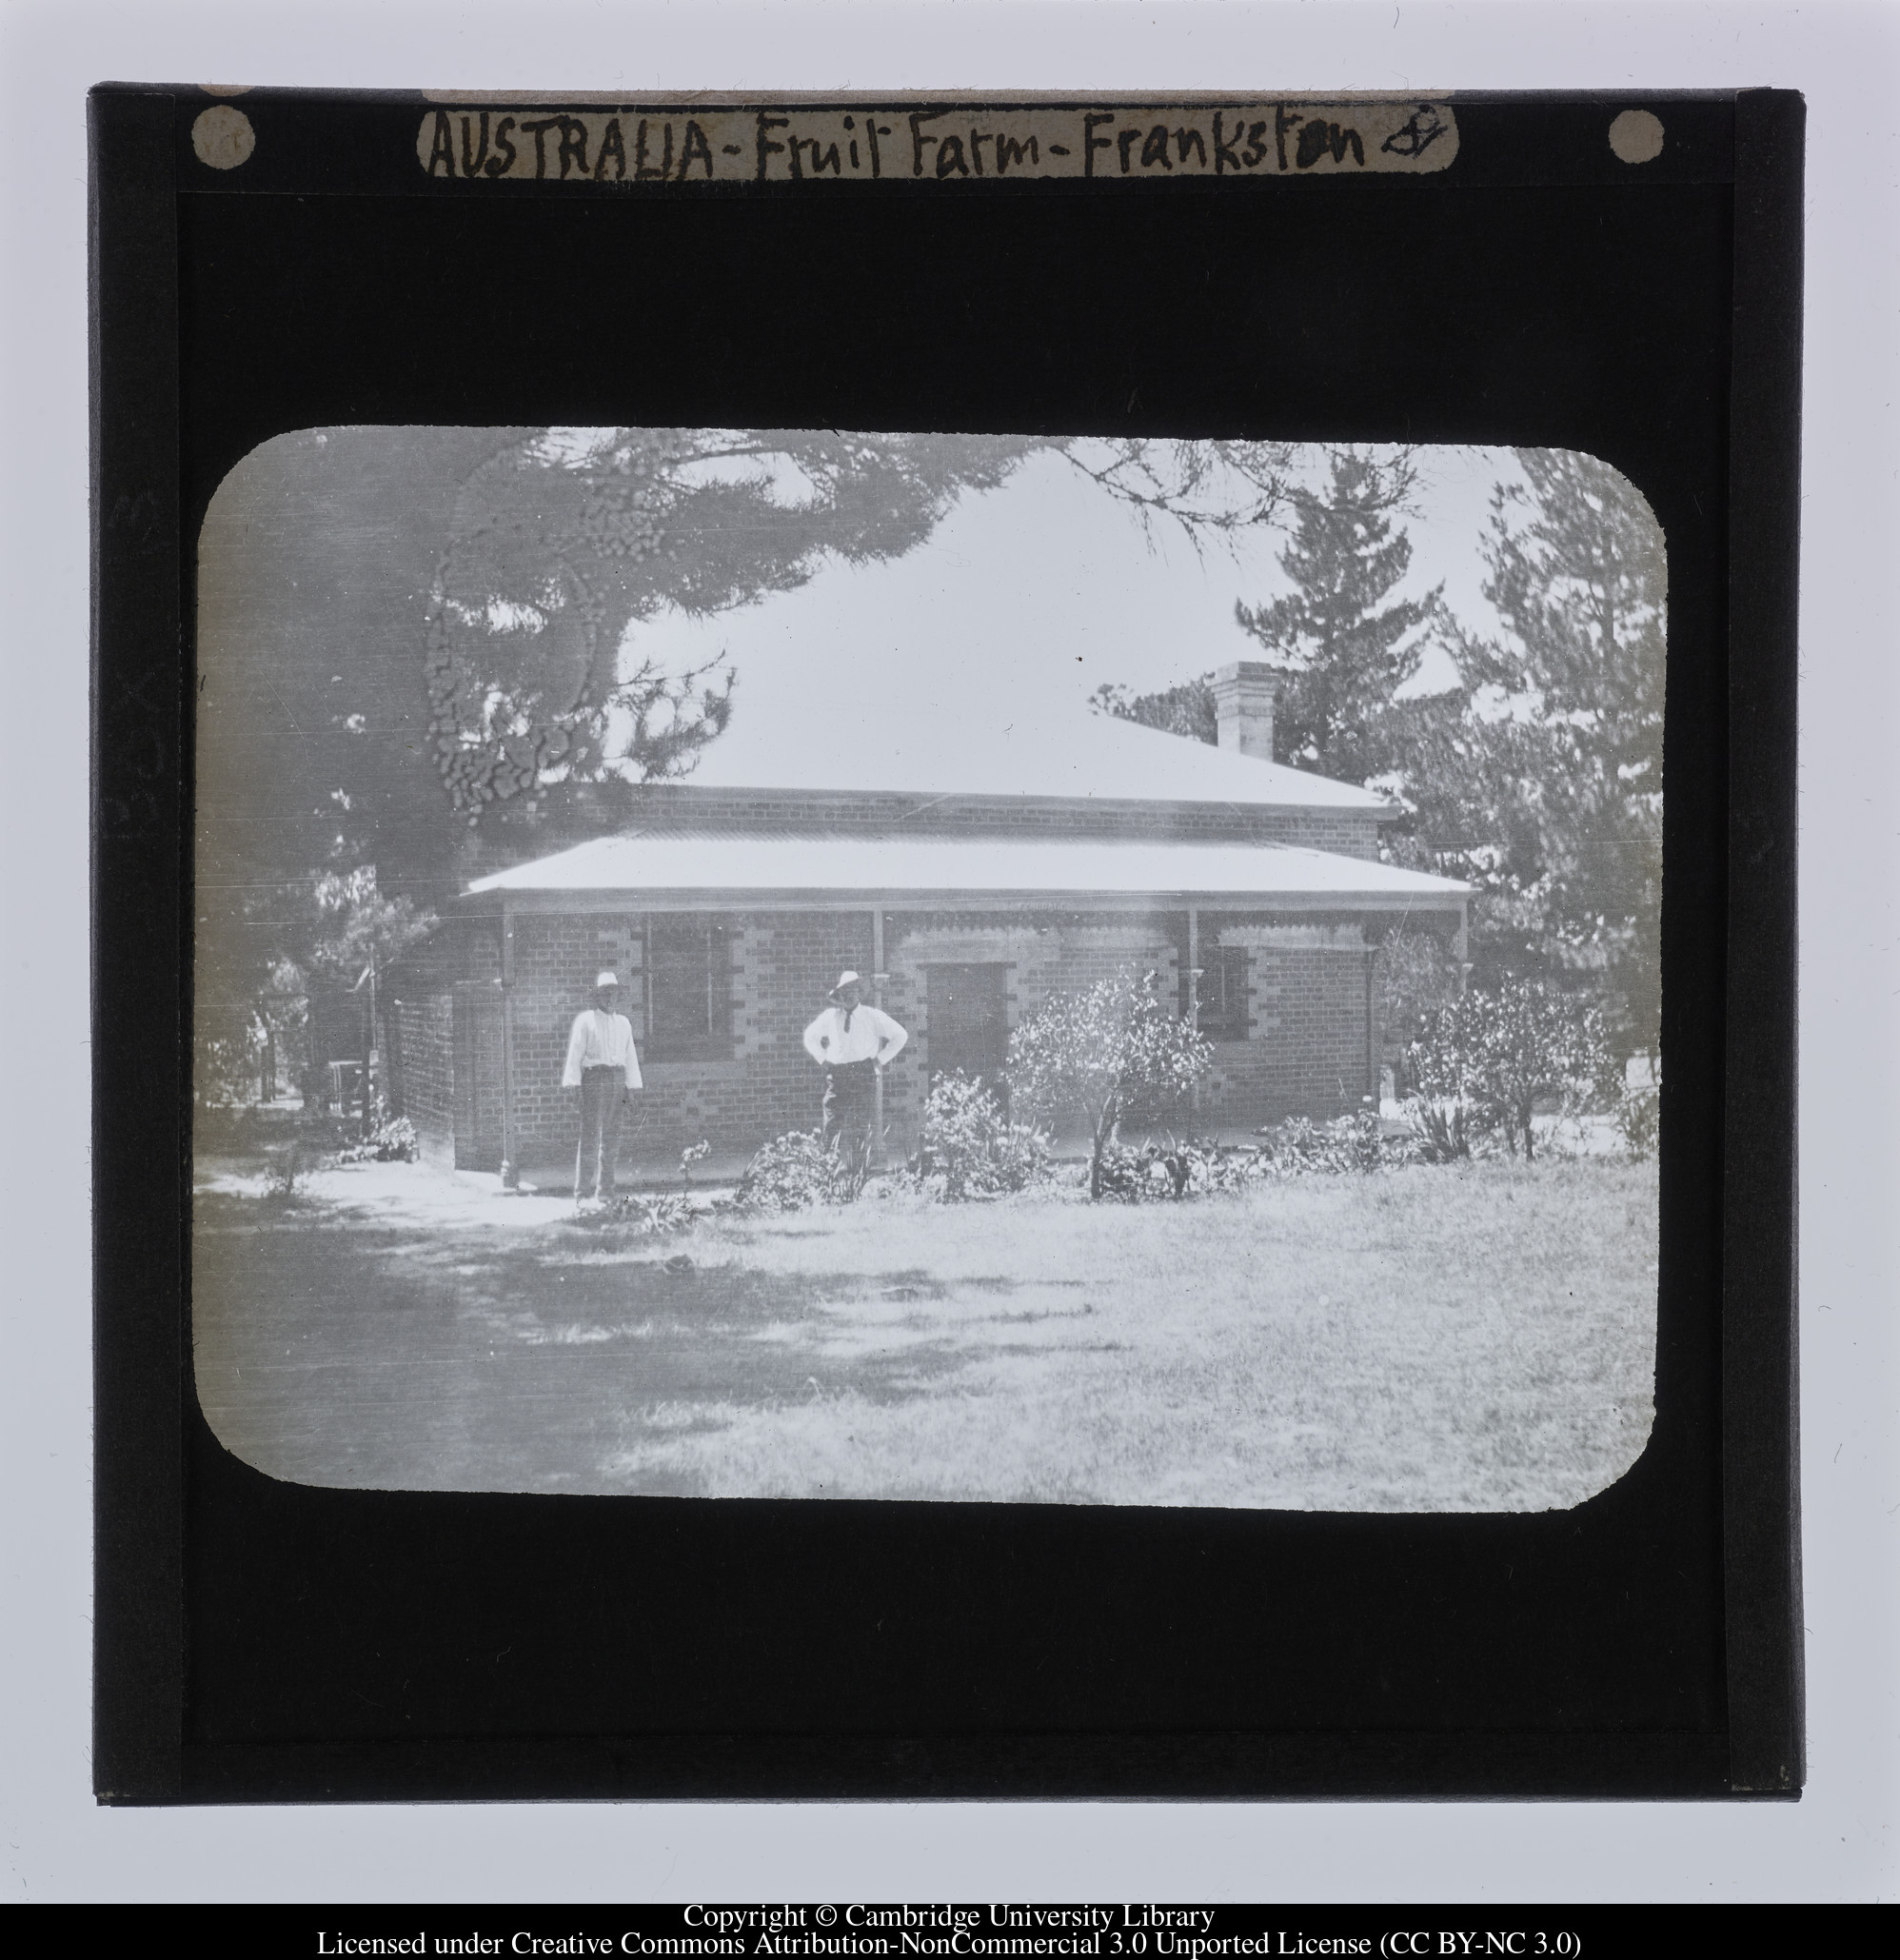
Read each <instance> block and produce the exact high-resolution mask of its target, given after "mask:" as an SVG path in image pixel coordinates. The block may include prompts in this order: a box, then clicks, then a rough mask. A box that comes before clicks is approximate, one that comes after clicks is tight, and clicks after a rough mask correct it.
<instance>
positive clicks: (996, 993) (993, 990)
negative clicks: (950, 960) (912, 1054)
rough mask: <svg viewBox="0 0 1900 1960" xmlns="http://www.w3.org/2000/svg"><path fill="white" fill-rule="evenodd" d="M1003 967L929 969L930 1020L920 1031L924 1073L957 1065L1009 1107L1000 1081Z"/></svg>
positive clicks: (1004, 1047) (1005, 1017)
mask: <svg viewBox="0 0 1900 1960" xmlns="http://www.w3.org/2000/svg"><path fill="white" fill-rule="evenodd" d="M1008 971H1009V969H1008V968H1007V967H1004V966H933V967H931V968H930V969H929V973H930V1009H929V1012H930V1020H929V1026H928V1029H927V1032H926V1041H925V1046H926V1050H927V1056H928V1061H929V1072H930V1077H931V1079H932V1080H933V1081H934V1080H935V1079H937V1077H939V1076H940V1075H947V1074H948V1073H949V1072H950V1071H951V1070H953V1069H960V1070H961V1071H962V1072H963V1074H964V1075H966V1076H971V1077H974V1078H976V1079H978V1080H980V1081H981V1082H982V1083H983V1084H984V1086H985V1087H986V1088H988V1089H990V1090H991V1091H992V1092H993V1093H994V1094H995V1095H996V1096H997V1097H998V1098H999V1099H1000V1100H1001V1101H1002V1104H1003V1106H1004V1108H1005V1109H1006V1108H1008V1106H1009V1100H1008V1098H1009V1091H1008V1087H1007V1085H1006V1084H1005V1082H1004V1081H1003V1078H1002V1070H1003V1064H1004V1062H1005V1061H1006V1060H1007V1059H1009V1008H1008V1002H1007V1000H1005V998H1004V988H1005V984H1006V979H1007V975H1008Z"/></svg>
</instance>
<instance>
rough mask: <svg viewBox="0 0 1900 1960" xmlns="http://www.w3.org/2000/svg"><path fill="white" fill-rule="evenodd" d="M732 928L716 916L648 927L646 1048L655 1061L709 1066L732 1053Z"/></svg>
mask: <svg viewBox="0 0 1900 1960" xmlns="http://www.w3.org/2000/svg"><path fill="white" fill-rule="evenodd" d="M729 939H730V928H729V927H728V925H727V924H726V922H725V921H724V920H722V918H720V917H719V916H718V915H717V914H716V913H709V912H661V913H656V914H654V916H653V917H652V918H651V919H649V920H648V921H647V922H646V1045H647V1052H648V1053H649V1054H650V1055H652V1056H653V1058H654V1059H656V1060H661V1061H671V1060H689V1061H701V1060H709V1059H714V1058H717V1057H721V1056H724V1055H728V1054H730V1052H731V1048H732V981H731V961H730V959H729V957H728V940H729Z"/></svg>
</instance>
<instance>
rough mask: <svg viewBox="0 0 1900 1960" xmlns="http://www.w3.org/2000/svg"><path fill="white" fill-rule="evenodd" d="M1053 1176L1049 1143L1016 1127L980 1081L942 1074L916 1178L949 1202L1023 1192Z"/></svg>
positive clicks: (926, 1107) (929, 1103)
mask: <svg viewBox="0 0 1900 1960" xmlns="http://www.w3.org/2000/svg"><path fill="white" fill-rule="evenodd" d="M1048 1175H1049V1143H1048V1139H1047V1138H1045V1137H1044V1136H1043V1135H1042V1134H1041V1132H1040V1131H1039V1130H1037V1129H1036V1128H1035V1127H1034V1126H1033V1125H1031V1124H1029V1123H1012V1122H1011V1121H1010V1120H1009V1119H1007V1118H1006V1117H1005V1116H1004V1115H1003V1111H1002V1105H1001V1104H1000V1103H999V1101H998V1100H997V1099H996V1097H995V1096H994V1095H993V1094H991V1092H990V1091H989V1090H988V1089H987V1088H985V1087H984V1086H983V1084H982V1083H981V1082H980V1081H974V1080H972V1079H970V1078H969V1077H968V1076H965V1075H964V1074H962V1072H961V1071H960V1070H958V1071H953V1072H951V1073H950V1074H948V1075H941V1076H939V1077H938V1078H937V1079H936V1080H935V1081H934V1082H933V1083H932V1084H931V1085H930V1094H929V1095H928V1096H927V1097H926V1098H925V1099H924V1104H923V1125H922V1131H921V1136H920V1143H919V1149H918V1176H919V1178H920V1179H922V1180H923V1181H924V1183H925V1185H926V1187H927V1188H929V1189H930V1190H932V1191H933V1192H934V1193H935V1195H937V1196H939V1197H940V1198H943V1199H944V1200H945V1201H946V1202H947V1203H952V1204H954V1203H957V1202H959V1201H960V1200H961V1199H964V1198H991V1197H995V1196H996V1195H997V1194H999V1193H1000V1192H1004V1191H1022V1190H1025V1189H1027V1188H1028V1187H1029V1186H1030V1185H1032V1184H1037V1183H1040V1182H1042V1181H1043V1180H1044V1179H1045V1178H1047V1177H1048Z"/></svg>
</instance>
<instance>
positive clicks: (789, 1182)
mask: <svg viewBox="0 0 1900 1960" xmlns="http://www.w3.org/2000/svg"><path fill="white" fill-rule="evenodd" d="M857 1195H858V1180H857V1179H856V1178H854V1177H853V1176H852V1174H851V1171H850V1168H849V1166H848V1165H845V1164H843V1163H841V1162H840V1160H839V1158H838V1157H837V1155H836V1154H835V1153H834V1152H832V1151H830V1150H827V1149H826V1148H825V1145H824V1137H823V1134H822V1132H821V1131H817V1130H794V1131H792V1132H791V1133H790V1135H788V1136H784V1137H775V1138H773V1139H772V1140H771V1142H769V1143H767V1144H764V1145H762V1147H761V1149H760V1150H759V1151H758V1152H757V1154H756V1155H755V1156H754V1157H753V1159H752V1161H751V1162H750V1163H749V1164H747V1165H746V1166H745V1170H744V1174H743V1175H742V1177H741V1178H740V1180H739V1184H738V1188H737V1189H736V1190H735V1191H734V1192H733V1194H732V1201H733V1205H734V1207H735V1208H736V1209H738V1210H741V1211H759V1212H799V1211H805V1210H807V1209H809V1208H810V1207H811V1206H813V1205H818V1204H848V1203H849V1202H850V1201H851V1199H852V1198H855V1197H856V1196H857Z"/></svg>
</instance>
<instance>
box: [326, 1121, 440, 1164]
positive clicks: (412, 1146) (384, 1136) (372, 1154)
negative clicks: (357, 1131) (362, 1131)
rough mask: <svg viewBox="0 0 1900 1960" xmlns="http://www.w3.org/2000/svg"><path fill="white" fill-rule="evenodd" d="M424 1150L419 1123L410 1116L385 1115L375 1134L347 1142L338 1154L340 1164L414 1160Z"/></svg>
mask: <svg viewBox="0 0 1900 1960" xmlns="http://www.w3.org/2000/svg"><path fill="white" fill-rule="evenodd" d="M421 1154H422V1147H421V1145H420V1144H419V1143H418V1142H417V1141H416V1126H415V1125H414V1124H413V1123H412V1122H410V1120H409V1119H408V1118H407V1117H406V1116H399V1117H386V1118H385V1119H383V1120H382V1121H381V1122H380V1123H378V1124H377V1126H376V1129H375V1132H374V1134H373V1135H371V1136H368V1137H366V1138H363V1140H362V1141H361V1142H359V1143H347V1144H346V1145H345V1146H344V1147H343V1149H341V1150H339V1151H338V1152H337V1154H336V1161H337V1162H338V1163H340V1164H412V1163H414V1162H415V1160H416V1158H418V1157H419V1156H420V1155H421Z"/></svg>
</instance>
